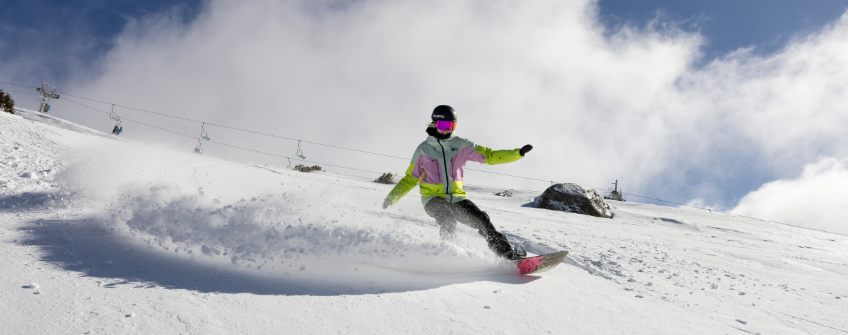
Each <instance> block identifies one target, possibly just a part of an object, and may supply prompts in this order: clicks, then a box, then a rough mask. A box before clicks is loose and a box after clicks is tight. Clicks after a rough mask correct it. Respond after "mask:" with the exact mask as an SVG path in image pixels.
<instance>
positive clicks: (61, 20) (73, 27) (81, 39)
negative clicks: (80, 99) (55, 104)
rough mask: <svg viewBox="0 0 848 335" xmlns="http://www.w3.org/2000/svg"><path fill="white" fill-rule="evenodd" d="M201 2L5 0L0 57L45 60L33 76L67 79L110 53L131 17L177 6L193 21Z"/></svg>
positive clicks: (0, 14)
mask: <svg viewBox="0 0 848 335" xmlns="http://www.w3.org/2000/svg"><path fill="white" fill-rule="evenodd" d="M200 5H201V1H200V0H181V1H163V0H147V1H132V0H78V1H56V0H27V1H10V0H6V1H2V2H0V8H2V9H3V10H2V11H0V60H1V61H3V62H10V61H16V60H21V59H39V60H42V61H43V65H44V66H43V67H42V68H34V69H32V71H31V75H32V76H33V77H41V78H45V79H44V80H45V81H48V82H50V81H53V82H61V81H64V80H66V79H68V78H67V76H68V75H69V74H70V72H71V71H70V70H71V69H72V68H78V67H82V68H86V67H88V66H90V65H91V64H92V63H94V62H96V61H97V60H98V59H99V58H100V57H101V56H102V55H104V54H105V53H106V52H108V51H109V49H110V48H111V47H112V41H113V38H114V37H115V36H116V35H118V34H119V33H120V32H121V30H122V29H123V27H124V25H126V23H127V21H128V19H130V18H139V17H142V16H144V15H149V14H154V13H160V12H162V11H176V12H178V13H180V15H181V16H182V17H183V19H184V20H186V21H190V20H192V19H193V18H194V17H196V15H197V13H198V12H199V9H200ZM4 79H13V78H4ZM21 79H23V78H21ZM26 79H29V78H26Z"/></svg>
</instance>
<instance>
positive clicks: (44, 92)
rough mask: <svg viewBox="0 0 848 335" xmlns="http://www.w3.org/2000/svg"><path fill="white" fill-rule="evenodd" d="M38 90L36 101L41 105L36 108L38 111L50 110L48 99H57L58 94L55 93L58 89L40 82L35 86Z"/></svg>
mask: <svg viewBox="0 0 848 335" xmlns="http://www.w3.org/2000/svg"><path fill="white" fill-rule="evenodd" d="M35 90H36V91H38V93H39V95H38V102H40V103H41V107H39V108H38V111H39V112H42V113H47V111H48V110H50V99H59V95H58V94H56V91H57V90H58V89H57V88H56V86H53V85H50V84H48V83H45V82H43V81H42V82H41V87H39V88H36V89H35Z"/></svg>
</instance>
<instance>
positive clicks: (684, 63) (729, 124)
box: [54, 0, 848, 206]
mask: <svg viewBox="0 0 848 335" xmlns="http://www.w3.org/2000/svg"><path fill="white" fill-rule="evenodd" d="M595 4H596V3H595V2H594V1H590V0H584V1H509V0H501V1H485V2H481V1H472V0H450V1H449V0H417V1H416V0H410V1H382V0H368V1H355V2H332V1H322V2H314V1H297V0H293V1H251V2H232V1H211V2H209V3H208V6H207V7H206V8H205V9H204V12H203V13H202V14H201V15H200V16H199V18H198V19H197V20H195V21H194V22H192V23H190V24H188V25H182V24H181V23H179V22H180V21H179V20H177V19H175V18H173V17H171V16H167V15H164V16H156V17H148V18H144V19H141V20H139V21H137V22H134V23H132V24H131V25H129V26H128V27H127V29H126V31H125V33H124V34H123V35H122V36H121V37H120V38H119V39H118V40H117V41H116V47H115V49H114V50H112V52H110V54H109V55H107V56H106V57H105V58H104V63H103V64H102V67H101V68H100V69H99V72H98V73H97V74H96V75H94V76H90V74H89V75H86V76H80V77H78V78H91V79H90V80H88V79H85V80H77V81H73V82H68V83H64V85H65V86H64V87H62V88H64V89H65V91H67V92H74V93H76V94H79V95H83V96H89V97H95V98H100V99H104V100H107V101H114V102H118V103H121V104H125V105H129V106H135V107H139V108H144V109H149V110H155V111H160V112H164V113H169V114H176V115H180V116H183V117H188V118H194V119H202V120H205V121H207V122H212V123H220V124H227V125H231V126H234V127H239V128H247V129H253V130H257V131H262V132H267V133H273V134H280V135H283V136H288V137H294V138H302V139H305V140H313V141H318V142H325V143H332V144H340V145H343V146H348V147H354V148H361V149H364V150H368V151H376V152H381V153H388V154H392V155H398V156H404V157H406V156H409V155H411V153H412V151H413V150H414V148H415V146H416V145H417V144H418V143H419V142H420V141H422V140H423V139H424V136H425V135H424V133H423V128H424V125H425V124H426V122H428V116H429V112H430V110H432V108H433V107H435V106H436V105H438V104H450V105H452V106H454V107H455V108H456V109H457V110H458V111H459V113H460V123H459V129H458V134H459V135H460V136H464V137H467V138H469V139H471V140H473V141H476V142H478V143H479V144H482V145H486V146H489V147H493V148H495V149H505V148H517V147H520V146H522V145H524V144H526V143H531V144H533V145H534V146H535V148H536V149H534V151H533V152H531V153H530V154H529V155H528V156H527V158H526V159H524V160H522V161H520V162H517V163H513V164H507V165H499V166H494V167H487V166H483V167H476V168H479V169H485V170H490V171H497V172H503V173H510V174H518V175H524V176H530V177H535V178H540V179H553V180H557V181H570V182H578V183H582V184H586V185H588V186H603V185H606V184H608V183H610V182H612V181H613V180H615V179H619V180H621V182H622V185H623V186H624V187H625V189H627V190H628V192H633V193H643V194H646V195H650V196H658V197H661V198H667V199H668V200H673V201H681V202H683V201H686V199H698V198H700V199H704V201H705V202H706V203H714V204H716V205H717V206H721V205H724V206H727V205H728V204H729V203H733V202H735V199H734V197H739V196H742V195H744V194H746V193H747V192H749V191H750V190H751V189H753V188H755V187H757V186H759V185H761V184H762V183H763V182H765V181H769V180H774V179H776V178H786V177H788V176H790V175H794V174H797V173H798V171H799V170H800V169H801V167H802V166H803V165H804V164H805V163H808V162H811V161H813V160H815V159H816V158H817V157H821V156H829V157H848V152H846V149H845V148H846V147H845V146H844V145H838V144H839V143H846V141H848V132H846V131H845V129H844V128H845V125H846V124H848V122H846V121H848V114H846V113H844V112H843V107H844V106H846V105H848V94H845V93H846V92H845V87H846V86H845V84H844V83H846V82H848V57H844V55H845V54H848V33H847V32H848V17H845V16H843V18H842V19H840V20H839V21H838V22H835V23H834V24H833V25H831V26H829V27H827V28H825V29H823V30H822V31H821V32H818V33H817V34H815V35H812V36H809V37H808V38H804V39H799V40H797V41H794V42H792V43H791V44H790V45H789V46H787V47H786V48H785V49H784V50H782V51H780V52H778V53H777V54H775V55H772V56H769V57H766V58H760V57H755V56H753V55H752V53H749V52H746V51H745V50H741V51H739V52H737V53H734V54H732V55H729V56H727V57H726V58H723V59H718V60H715V61H712V62H711V63H709V65H708V66H706V67H704V68H701V69H694V68H692V64H693V63H695V61H697V60H698V57H700V47H701V43H702V38H701V36H700V35H698V34H696V33H687V32H683V31H680V30H678V29H675V28H674V27H673V26H669V25H667V24H664V23H663V22H660V21H658V22H656V23H655V24H653V25H650V26H649V27H647V28H644V29H640V28H633V27H622V28H620V29H618V30H615V31H605V28H604V27H603V26H601V25H600V23H599V22H598V20H597V14H596V7H595ZM60 104H61V100H59V101H57V102H56V103H55V104H54V110H55V112H54V113H55V114H57V115H60V116H62V117H67V118H69V119H71V120H76V121H79V122H82V123H84V124H86V125H92V126H94V127H97V128H98V129H104V130H108V129H111V125H110V124H109V122H110V120H109V119H108V118H106V117H105V116H103V115H96V114H94V116H91V117H88V116H83V115H88V114H84V113H88V112H86V111H85V110H84V109H82V108H78V107H76V106H74V105H70V104H64V105H61V106H60ZM101 108H103V109H107V108H108V106H101ZM119 112H121V113H123V114H122V115H124V116H125V117H128V118H136V119H139V120H142V121H145V122H149V123H152V124H157V125H160V126H163V127H166V128H168V129H172V130H176V131H180V132H183V133H188V134H196V133H199V131H200V129H199V128H200V127H199V125H197V124H192V123H186V122H182V121H174V120H169V119H164V118H161V117H157V116H149V115H144V114H138V113H135V112H132V111H126V110H123V111H121V110H119ZM124 126H125V127H124V135H125V136H127V137H136V138H138V137H144V136H148V137H151V138H156V139H161V138H170V139H172V140H173V141H175V143H177V145H180V146H184V147H185V148H186V150H187V151H190V150H191V149H192V148H193V147H194V146H195V145H196V143H192V140H191V139H179V138H177V137H173V138H172V137H168V136H170V135H167V134H165V133H158V132H155V131H154V130H151V129H148V128H143V127H140V126H133V125H132V124H131V123H125V124H124ZM207 131H209V134H210V136H211V137H212V138H213V139H216V140H220V141H223V142H228V143H233V144H236V145H240V146H246V147H251V148H255V149H257V150H264V151H269V152H273V153H277V154H282V155H290V156H291V155H293V154H294V152H295V150H296V143H294V142H290V141H285V140H275V139H269V138H264V137H256V136H251V135H245V134H242V133H235V132H231V131H227V130H223V129H220V128H215V127H207ZM204 147H205V148H206V151H207V152H208V153H209V154H213V155H221V156H225V157H229V158H234V159H244V160H252V161H260V162H269V163H273V164H278V165H286V164H287V162H285V161H282V160H280V159H276V158H268V157H263V156H257V155H254V154H251V153H245V152H241V151H237V150H234V149H228V148H221V147H215V146H214V145H212V144H209V145H204ZM302 147H303V148H304V152H305V155H306V156H307V158H308V159H310V160H315V161H322V162H327V163H330V164H339V165H347V166H351V167H355V168H362V169H369V170H376V171H392V172H402V171H403V170H405V169H406V163H404V162H403V161H399V160H391V159H382V158H378V157H375V156H367V155H365V156H364V155H361V154H356V153H349V152H344V151H338V150H332V149H326V148H322V147H316V146H311V145H303V146H302ZM331 170H332V169H331ZM335 171H339V172H343V171H344V170H339V169H335ZM467 177H468V180H467V181H468V182H469V183H478V184H489V185H497V186H501V187H512V188H526V189H529V188H533V189H541V188H543V187H544V186H545V184H544V183H538V182H528V181H523V180H520V179H512V178H507V177H501V176H491V175H485V174H481V173H469V174H468V176H467ZM740 180H741V181H746V182H748V183H750V185H747V186H745V185H743V186H738V185H740V184H742V183H741V182H740Z"/></svg>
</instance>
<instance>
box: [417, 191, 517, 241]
mask: <svg viewBox="0 0 848 335" xmlns="http://www.w3.org/2000/svg"><path fill="white" fill-rule="evenodd" d="M424 211H425V212H427V215H429V216H431V217H433V218H435V219H436V223H438V224H439V235H441V236H442V238H443V239H450V238H452V237H453V236H454V234H455V231H456V222H457V221H459V222H462V223H463V224H464V225H466V226H469V227H471V228H474V229H477V232H478V233H480V235H482V236H483V237H484V238H485V239H486V242H487V243H488V244H489V249H492V251H494V252H495V253H496V254H497V255H498V256H503V255H504V254H506V253H507V252H508V251H510V250H512V246H510V245H509V240H507V238H506V236H504V235H503V234H501V233H499V232H498V231H497V230H495V226H494V225H492V221H491V220H490V219H489V215H488V214H486V212H483V211H481V210H480V208H478V207H477V205H475V204H474V203H473V202H471V200H463V201H460V202H454V203H451V202H450V201H448V200H445V199H444V198H439V197H436V198H433V199H430V201H428V202H427V205H425V206H424Z"/></svg>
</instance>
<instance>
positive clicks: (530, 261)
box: [512, 250, 568, 275]
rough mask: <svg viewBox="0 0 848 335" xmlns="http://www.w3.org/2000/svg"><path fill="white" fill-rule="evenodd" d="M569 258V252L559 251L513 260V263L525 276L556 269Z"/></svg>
mask: <svg viewBox="0 0 848 335" xmlns="http://www.w3.org/2000/svg"><path fill="white" fill-rule="evenodd" d="M565 256H568V251H565V250H563V251H558V252H555V253H552V254H547V255H540V256H535V257H527V258H520V259H513V260H512V262H513V263H515V265H516V266H518V271H520V272H521V274H523V275H529V274H534V273H542V272H545V271H548V270H551V269H553V268H555V267H556V266H557V265H559V263H562V261H563V260H564V259H565Z"/></svg>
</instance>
